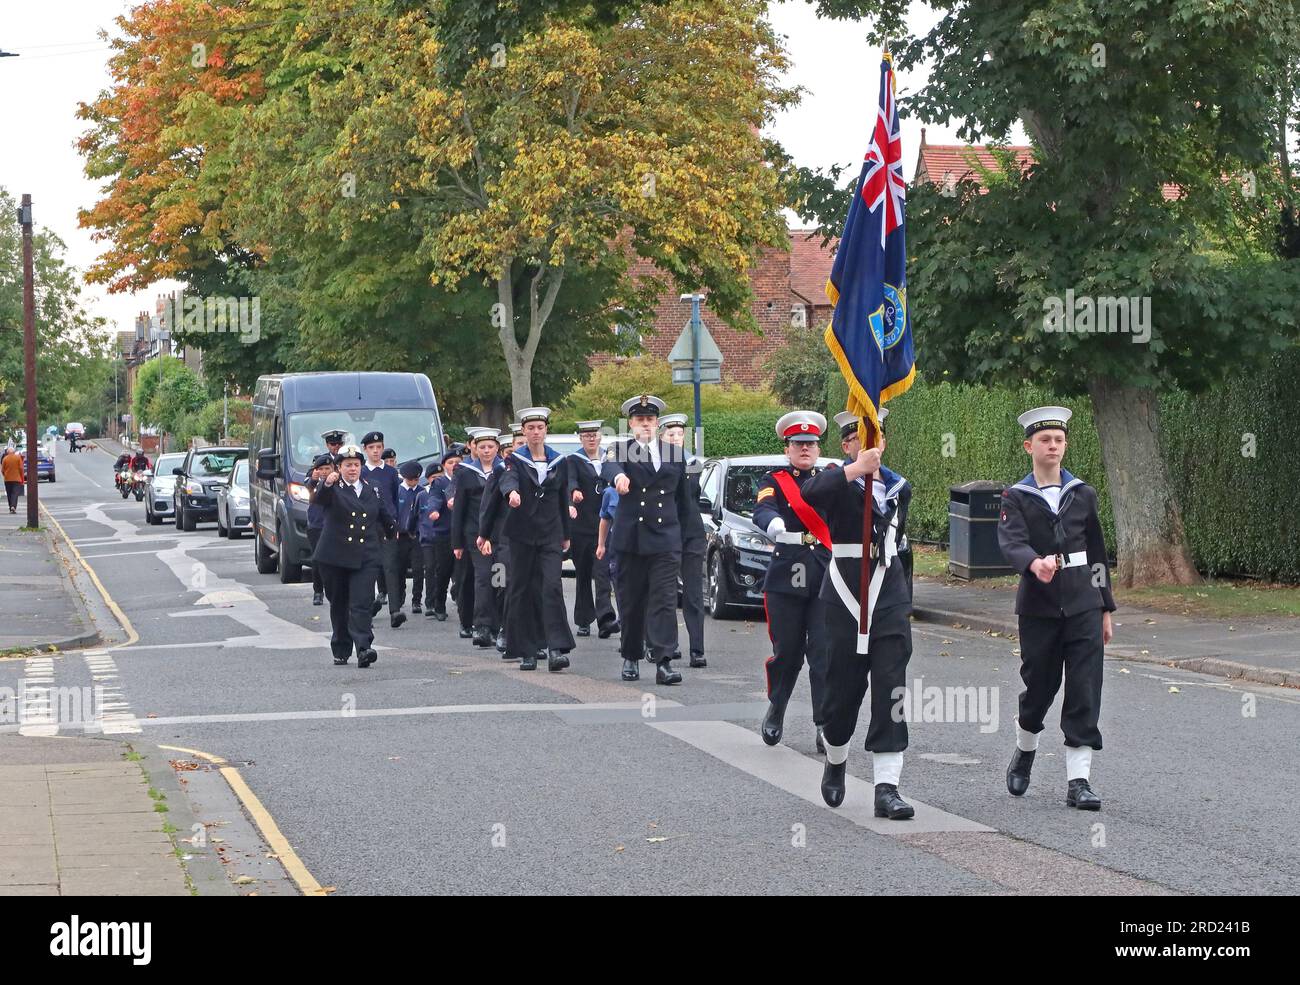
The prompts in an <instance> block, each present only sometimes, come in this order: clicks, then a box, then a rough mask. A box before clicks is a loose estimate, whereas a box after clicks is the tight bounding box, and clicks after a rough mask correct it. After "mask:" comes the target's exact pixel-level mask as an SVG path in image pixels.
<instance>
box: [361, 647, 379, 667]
mask: <svg viewBox="0 0 1300 985" xmlns="http://www.w3.org/2000/svg"><path fill="white" fill-rule="evenodd" d="M378 659H379V654H377V653H376V652H375V651H374V650H372V649H371V648H370V647H366V649H364V650H358V651H357V666H358V667H369V666H370V665H371V664H372V663H374V662H375V661H376V660H378Z"/></svg>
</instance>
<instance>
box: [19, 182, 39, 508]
mask: <svg viewBox="0 0 1300 985" xmlns="http://www.w3.org/2000/svg"><path fill="white" fill-rule="evenodd" d="M18 224H19V225H20V226H22V228H23V376H24V377H25V379H26V384H27V526H29V527H39V526H40V502H39V500H38V499H37V497H38V496H39V495H40V494H39V493H38V491H37V490H38V489H39V485H38V482H39V479H40V476H39V474H38V472H39V467H38V464H37V459H38V457H39V456H40V442H41V436H40V435H39V434H37V433H36V274H35V270H34V268H33V264H32V197H31V195H24V196H23V199H22V204H21V205H20V206H19V208H18Z"/></svg>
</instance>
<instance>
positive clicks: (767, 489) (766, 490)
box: [754, 486, 776, 503]
mask: <svg viewBox="0 0 1300 985" xmlns="http://www.w3.org/2000/svg"><path fill="white" fill-rule="evenodd" d="M775 495H776V490H775V489H773V488H772V487H771V486H764V487H763V488H762V489H760V490H759V491H758V498H757V499H755V500H754V502H756V503H761V502H762V501H763V500H765V499H767V498H768V497H769V496H775Z"/></svg>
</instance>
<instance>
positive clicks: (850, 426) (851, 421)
mask: <svg viewBox="0 0 1300 985" xmlns="http://www.w3.org/2000/svg"><path fill="white" fill-rule="evenodd" d="M835 425H836V427H838V428H839V429H840V438H841V439H845V438H851V437H853V436H854V435H855V434H857V433H858V415H857V414H855V413H853V411H851V410H842V411H840V412H839V413H838V414H836V415H835Z"/></svg>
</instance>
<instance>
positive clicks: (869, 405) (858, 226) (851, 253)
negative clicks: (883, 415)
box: [826, 54, 916, 433]
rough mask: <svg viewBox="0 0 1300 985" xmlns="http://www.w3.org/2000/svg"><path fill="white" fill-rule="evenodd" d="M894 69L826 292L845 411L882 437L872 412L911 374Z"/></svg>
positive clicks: (883, 84) (830, 342)
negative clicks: (845, 384) (846, 398)
mask: <svg viewBox="0 0 1300 985" xmlns="http://www.w3.org/2000/svg"><path fill="white" fill-rule="evenodd" d="M894 96H895V93H894V69H893V64H892V61H891V59H890V56H889V55H888V54H886V55H885V56H884V59H883V61H882V62H881V65H880V107H879V112H878V113H877V117H876V125H875V127H874V129H873V130H872V134H871V143H870V146H869V147H868V148H867V153H866V157H865V159H864V160H863V164H862V173H861V174H860V175H859V176H858V185H857V190H856V193H855V194H854V196H853V201H852V204H850V206H849V214H848V217H847V218H846V219H845V220H844V232H843V234H842V235H841V236H840V242H839V249H838V251H837V252H836V254H835V263H834V265H833V266H832V268H831V275H830V280H829V281H827V283H826V294H827V296H828V297H829V298H830V299H831V303H832V304H833V305H834V306H835V310H834V312H833V314H832V316H831V324H830V327H829V328H827V329H826V345H827V347H828V348H829V349H830V350H831V354H832V355H834V356H835V360H836V362H838V363H839V367H840V372H841V373H843V374H844V379H845V380H846V381H847V382H848V384H849V401H848V408H847V409H848V410H850V411H852V412H853V413H855V414H857V415H858V416H859V417H861V418H863V419H864V420H866V421H869V422H870V424H871V427H872V429H873V433H879V427H880V425H879V419H878V417H877V412H878V410H879V409H880V406H881V404H882V403H884V401H886V400H888V399H890V398H891V397H896V396H898V394H900V393H903V392H905V391H906V390H907V389H908V388H909V387H910V386H911V385H912V381H913V380H914V379H915V377H916V355H915V350H914V348H913V345H912V320H911V316H910V314H909V312H908V305H907V246H906V238H907V229H906V214H905V209H904V203H905V200H906V186H905V185H904V183H903V147H902V140H901V138H900V136H899V127H898V108H897V106H896V105H895V102H894Z"/></svg>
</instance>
